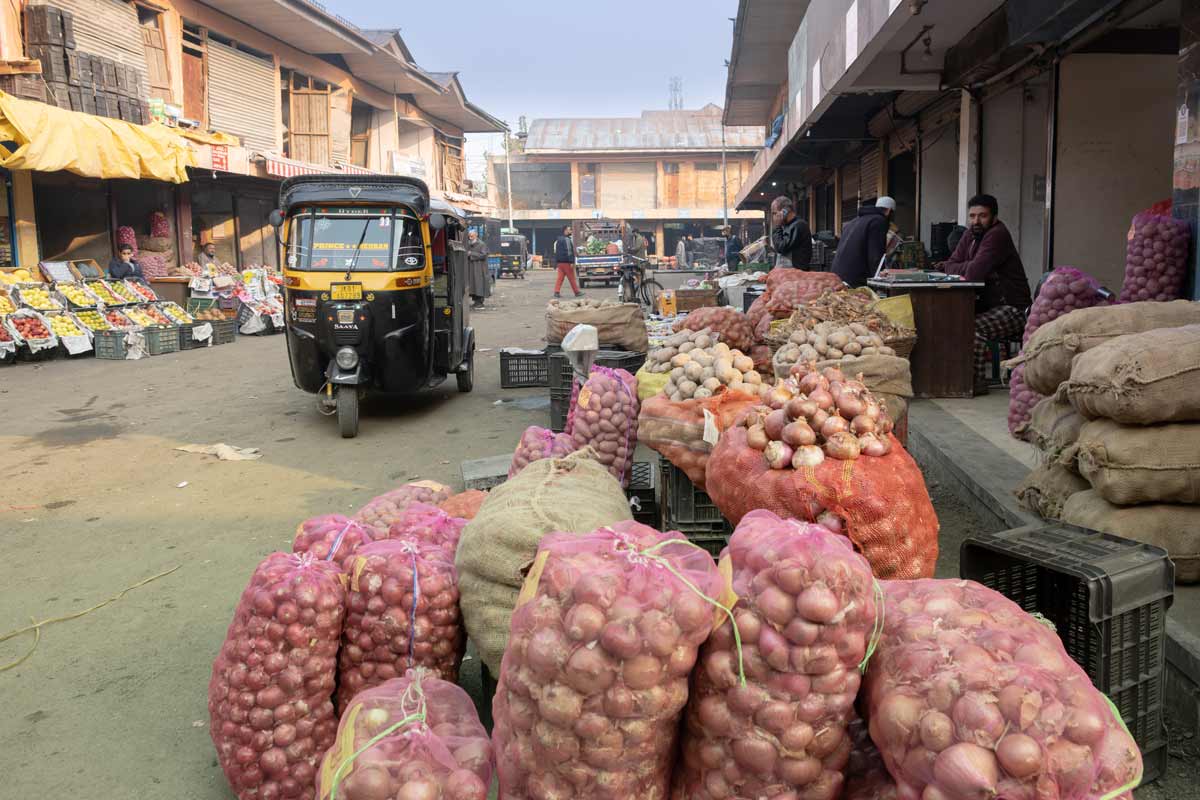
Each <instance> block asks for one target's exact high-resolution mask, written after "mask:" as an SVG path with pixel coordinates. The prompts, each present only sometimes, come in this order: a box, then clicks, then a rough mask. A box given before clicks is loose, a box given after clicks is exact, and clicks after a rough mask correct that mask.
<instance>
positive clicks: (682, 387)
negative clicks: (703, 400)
mask: <svg viewBox="0 0 1200 800" xmlns="http://www.w3.org/2000/svg"><path fill="white" fill-rule="evenodd" d="M696 387H697V384H696V382H695V381H691V380H685V381H684V382H683V383H681V384H679V392H680V394H683V395H685V396H687V397H691V396H692V395H693V394H695V393H696Z"/></svg>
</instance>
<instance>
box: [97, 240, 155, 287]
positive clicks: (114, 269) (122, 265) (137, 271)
mask: <svg viewBox="0 0 1200 800" xmlns="http://www.w3.org/2000/svg"><path fill="white" fill-rule="evenodd" d="M106 277H108V278H109V279H110V280H114V281H120V280H124V279H126V278H133V279H134V280H135V281H141V282H143V283H145V282H146V276H145V275H143V274H142V265H141V264H139V263H138V262H137V261H135V260H134V258H133V246H132V245H129V244H123V245H121V246H120V247H118V248H117V256H116V258H113V259H112V260H111V261H109V262H108V270H107V272H106Z"/></svg>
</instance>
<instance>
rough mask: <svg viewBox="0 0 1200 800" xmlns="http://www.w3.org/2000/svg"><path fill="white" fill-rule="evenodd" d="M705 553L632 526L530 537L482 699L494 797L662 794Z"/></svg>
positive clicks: (700, 611) (699, 638)
mask: <svg viewBox="0 0 1200 800" xmlns="http://www.w3.org/2000/svg"><path fill="white" fill-rule="evenodd" d="M721 584H722V580H721V577H720V575H719V574H718V572H717V566H716V564H714V563H713V560H712V556H710V555H709V554H708V553H706V552H704V551H703V550H700V549H699V548H697V547H695V546H694V545H691V544H689V543H688V542H687V541H685V540H684V539H683V538H682V537H681V534H678V533H673V534H664V533H659V532H658V531H656V530H654V529H652V528H648V527H646V526H644V525H639V524H638V523H635V522H619V523H616V524H614V525H613V526H611V527H607V528H600V529H599V530H596V531H594V532H592V533H588V534H584V535H578V534H560V533H552V534H548V535H547V536H545V537H543V538H542V540H541V544H540V546H539V549H538V556H537V559H536V560H535V561H534V564H533V567H532V569H531V570H530V573H529V577H528V580H527V582H526V584H525V587H524V589H523V590H522V593H521V597H520V600H519V601H518V605H517V608H516V610H515V611H514V612H513V616H512V626H511V629H510V636H509V641H508V646H507V648H506V650H505V652H504V658H503V661H502V662H501V668H500V679H499V687H498V689H497V690H496V698H495V701H494V704H493V707H494V716H495V720H496V726H495V729H494V731H493V734H494V739H493V741H494V744H495V747H496V760H497V763H498V764H499V769H500V796H501V797H504V798H505V799H506V800H534V799H535V798H537V799H539V800H544V799H545V798H588V800H630V798H663V797H666V795H667V791H668V788H669V783H670V779H671V770H672V767H673V765H674V759H675V743H676V734H677V731H678V728H679V719H680V715H681V712H682V711H683V708H684V705H685V704H686V702H687V698H688V676H689V674H690V673H691V671H692V667H693V665H694V664H695V662H696V654H697V650H698V649H699V647H700V645H701V643H703V642H704V640H705V639H707V638H708V636H709V634H710V633H711V632H712V628H713V624H714V619H715V616H714V615H715V614H716V613H719V612H718V610H717V608H715V607H714V605H713V603H712V602H710V601H709V600H708V599H706V598H716V597H718V596H720V594H721Z"/></svg>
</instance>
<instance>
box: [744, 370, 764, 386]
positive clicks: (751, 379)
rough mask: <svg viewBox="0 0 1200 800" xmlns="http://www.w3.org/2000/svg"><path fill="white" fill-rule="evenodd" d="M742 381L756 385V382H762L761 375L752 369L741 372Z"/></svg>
mask: <svg viewBox="0 0 1200 800" xmlns="http://www.w3.org/2000/svg"><path fill="white" fill-rule="evenodd" d="M742 382H743V383H749V384H753V385H755V386H757V385H758V384H760V383H762V375H759V374H758V373H757V372H755V371H754V370H752V369H751V370H747V371H746V372H743V373H742Z"/></svg>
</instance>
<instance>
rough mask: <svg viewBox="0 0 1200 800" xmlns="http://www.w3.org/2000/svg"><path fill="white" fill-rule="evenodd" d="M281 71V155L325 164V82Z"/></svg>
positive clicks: (326, 104)
mask: <svg viewBox="0 0 1200 800" xmlns="http://www.w3.org/2000/svg"><path fill="white" fill-rule="evenodd" d="M281 72H282V75H281V78H282V80H281V82H280V87H281V92H282V100H283V125H284V135H283V151H284V155H286V156H287V157H288V158H294V159H296V160H298V161H307V162H308V163H310V164H328V163H329V161H330V142H329V84H327V83H325V82H324V81H320V80H317V79H316V78H310V77H309V76H307V75H304V74H302V73H299V72H296V71H294V70H289V69H285V70H282V71H281Z"/></svg>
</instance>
